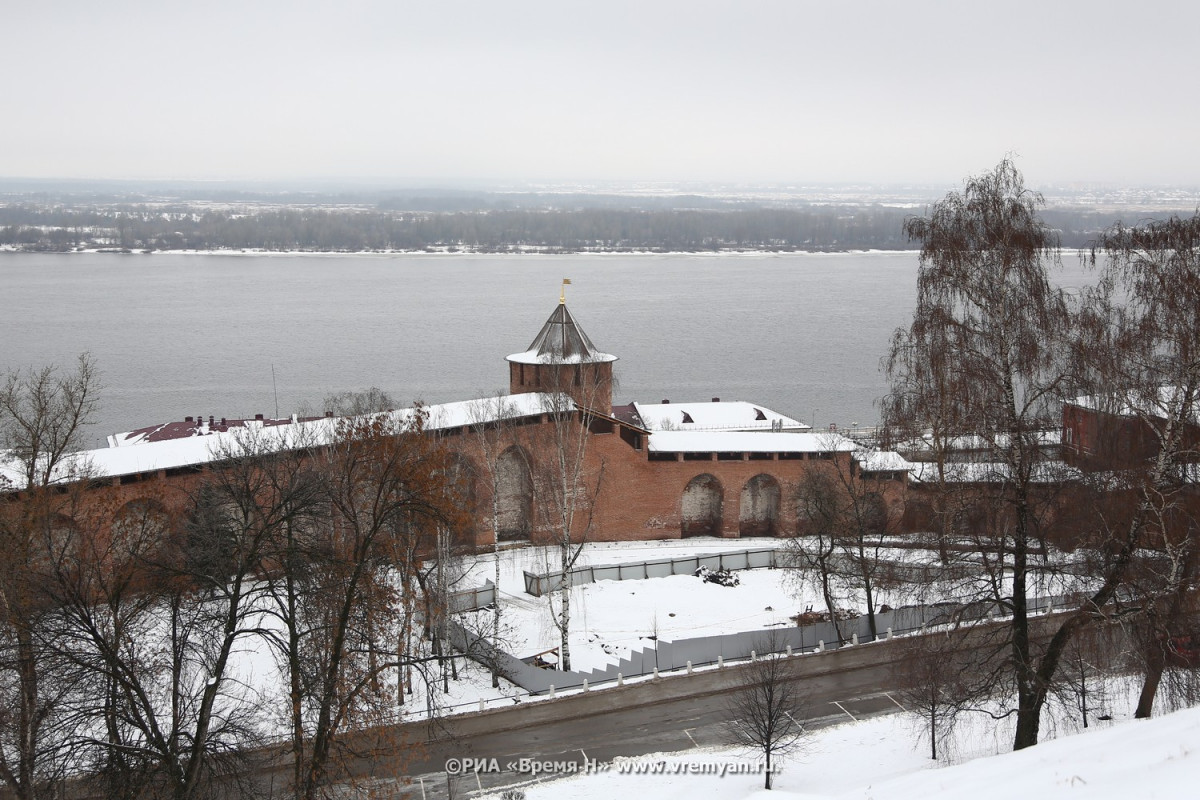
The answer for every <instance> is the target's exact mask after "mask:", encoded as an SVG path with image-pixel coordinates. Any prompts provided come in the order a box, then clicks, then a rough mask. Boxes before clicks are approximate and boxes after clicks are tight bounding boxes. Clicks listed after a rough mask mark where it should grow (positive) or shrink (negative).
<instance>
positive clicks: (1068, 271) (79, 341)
mask: <svg viewBox="0 0 1200 800" xmlns="http://www.w3.org/2000/svg"><path fill="white" fill-rule="evenodd" d="M1063 262H1064V264H1065V265H1066V268H1065V274H1064V275H1063V276H1062V277H1061V280H1062V281H1063V282H1064V284H1065V285H1076V284H1077V283H1079V282H1080V281H1082V280H1086V278H1085V277H1083V273H1082V270H1081V268H1080V267H1079V265H1078V259H1076V258H1075V257H1074V256H1064V258H1063ZM916 269H917V258H916V254H914V253H846V254H744V255H625V254H620V255H617V254H613V255H563V256H552V255H530V256H513V255H459V254H437V255H361V254H356V255H260V254H247V255H183V254H173V253H167V254H153V255H142V254H130V255H120V254H93V253H70V254H25V253H0V315H2V317H0V370H8V369H12V368H14V367H20V366H25V365H30V364H36V365H41V364H45V363H50V362H55V363H60V364H70V363H71V362H72V361H73V360H74V359H75V357H76V355H77V354H78V353H80V352H82V351H84V350H87V351H90V352H91V353H92V355H93V356H94V357H95V359H96V361H97V363H98V365H99V367H100V369H101V371H102V373H103V383H104V391H103V394H102V401H101V409H100V414H99V418H98V420H97V424H96V426H95V427H94V429H93V430H92V432H91V439H92V441H93V442H98V441H100V440H101V439H102V438H103V436H105V435H107V434H108V433H113V432H116V431H122V430H131V429H133V428H137V427H141V426H145V425H150V424H154V423H158V422H166V421H168V420H172V419H183V417H184V416H188V415H204V416H208V415H210V414H211V415H214V416H216V417H222V416H224V417H242V416H253V415H254V414H256V413H262V414H266V415H267V416H273V415H275V413H276V408H277V407H278V412H279V413H280V414H282V415H286V414H290V413H292V412H293V411H297V410H303V409H304V408H305V407H306V406H307V407H316V406H317V405H318V404H319V402H320V400H321V398H322V397H324V396H325V395H326V394H329V393H331V392H335V391H342V390H347V389H362V388H366V387H370V386H378V387H380V388H383V389H386V390H388V391H389V392H391V393H392V394H393V395H394V396H396V397H397V399H399V400H402V401H404V402H407V401H410V400H413V399H423V400H425V401H427V402H444V401H449V400H462V399H467V398H469V397H478V396H483V395H486V394H489V393H494V392H495V391H496V390H501V389H506V387H507V382H508V368H507V364H506V363H505V361H504V357H505V356H506V355H508V354H510V353H515V352H520V351H522V350H525V349H526V348H527V347H528V345H529V343H530V341H531V340H532V339H533V337H534V335H535V334H536V333H537V332H538V330H539V329H540V328H541V325H542V323H543V322H544V321H545V319H546V317H547V316H549V314H550V313H551V311H552V310H553V309H554V307H555V305H556V304H557V302H558V294H559V286H560V282H561V279H562V278H570V279H571V280H572V282H573V284H572V285H571V286H568V287H567V303H568V306H569V307H570V309H571V312H572V314H573V315H574V316H575V318H576V321H577V322H578V323H579V324H580V325H581V326H582V327H583V329H584V330H585V331H586V332H587V333H588V335H589V336H590V338H591V339H592V341H593V343H594V344H595V345H596V346H597V347H598V348H599V349H600V350H603V351H606V352H609V353H613V354H615V355H617V356H618V357H619V358H620V360H619V361H618V362H617V364H616V373H617V378H618V380H619V386H618V388H617V389H616V390H615V391H614V400H615V401H616V402H628V401H631V400H638V401H643V402H658V401H660V400H662V399H664V398H669V399H671V400H675V401H688V400H691V401H695V400H708V399H710V398H712V397H721V398H722V399H726V400H735V399H737V400H750V401H753V402H756V403H760V404H763V405H765V406H767V407H769V408H772V409H775V410H777V411H780V412H783V413H785V414H788V415H790V416H793V417H796V418H798V419H800V420H803V421H804V422H808V423H810V424H813V425H816V426H819V427H823V426H826V425H828V424H830V423H836V424H837V425H839V427H841V426H849V425H852V424H854V423H858V424H859V425H864V426H865V425H872V424H874V423H875V421H876V420H877V418H878V409H877V401H878V398H879V397H881V396H882V395H883V394H884V393H885V392H886V385H885V383H884V379H883V376H882V374H881V373H880V370H879V362H880V358H881V357H882V356H883V355H884V354H885V353H886V351H887V347H888V341H889V338H890V336H891V334H892V332H893V331H894V330H895V328H896V327H898V326H901V325H907V324H908V323H909V322H910V320H911V315H912V309H913V305H914V298H915V291H916ZM272 369H274V387H273V384H272Z"/></svg>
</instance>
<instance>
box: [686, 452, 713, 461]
mask: <svg viewBox="0 0 1200 800" xmlns="http://www.w3.org/2000/svg"><path fill="white" fill-rule="evenodd" d="M683 460H684V461H712V453H684V454H683Z"/></svg>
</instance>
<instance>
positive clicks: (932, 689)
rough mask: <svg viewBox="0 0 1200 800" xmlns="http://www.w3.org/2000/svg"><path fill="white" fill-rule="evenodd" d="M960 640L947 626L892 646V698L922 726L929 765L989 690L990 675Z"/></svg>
mask: <svg viewBox="0 0 1200 800" xmlns="http://www.w3.org/2000/svg"><path fill="white" fill-rule="evenodd" d="M962 637H963V631H962V630H960V629H959V628H957V626H951V627H949V628H947V629H946V630H940V631H934V632H932V633H920V634H914V635H912V636H909V637H907V638H906V639H904V640H903V641H902V642H900V643H898V646H899V648H900V651H901V653H902V656H901V661H900V665H899V667H898V669H897V672H896V675H897V682H898V688H897V696H898V697H899V699H900V704H901V705H903V706H904V708H905V710H907V711H909V712H910V713H912V714H915V715H916V716H918V717H920V718H921V720H922V722H923V723H924V728H925V735H926V736H928V737H929V757H930V758H931V759H933V760H935V761H936V760H937V758H938V751H939V749H940V750H941V751H942V752H943V754H944V751H945V746H946V744H947V742H948V740H949V739H950V737H951V736H952V735H953V733H954V728H955V725H956V724H957V722H958V720H959V717H961V716H962V714H963V713H965V712H968V711H971V710H974V709H977V708H978V707H979V705H980V701H981V700H983V699H985V698H986V697H987V696H988V694H989V693H990V690H991V688H992V687H991V686H990V685H989V684H990V683H991V680H990V673H991V669H990V668H989V667H988V666H987V665H986V664H982V663H980V659H981V655H980V651H979V650H977V649H975V648H973V647H969V646H964V644H963V643H962ZM984 652H986V651H984ZM983 657H986V656H983Z"/></svg>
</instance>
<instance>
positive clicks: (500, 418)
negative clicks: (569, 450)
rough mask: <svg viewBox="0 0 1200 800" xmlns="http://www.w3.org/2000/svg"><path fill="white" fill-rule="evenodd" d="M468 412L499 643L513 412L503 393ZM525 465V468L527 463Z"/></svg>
mask: <svg viewBox="0 0 1200 800" xmlns="http://www.w3.org/2000/svg"><path fill="white" fill-rule="evenodd" d="M470 415H471V431H472V434H473V437H474V440H475V447H476V448H477V451H478V453H479V457H480V466H481V469H482V471H483V475H482V476H481V477H482V478H483V479H484V481H486V484H487V489H488V503H489V506H488V517H489V520H490V522H491V529H492V559H493V567H494V572H493V581H492V582H493V584H495V587H496V597H495V600H494V601H493V604H492V605H493V608H492V641H493V642H499V641H500V639H501V631H502V622H501V606H502V604H501V600H500V527H501V509H500V500H501V493H502V492H503V480H504V476H503V472H502V466H501V461H500V457H501V455H503V454H504V452H505V451H507V450H508V448H509V447H511V446H512V444H513V443H514V437H513V430H512V424H511V423H512V419H513V418H514V416H515V415H516V409H515V408H514V406H513V404H512V402H511V400H509V399H508V398H507V397H506V396H505V395H501V394H497V395H496V396H495V397H489V398H483V399H480V400H476V401H475V402H474V403H473V404H472V408H471V411H470ZM515 452H517V453H518V454H519V453H523V452H524V451H523V450H520V449H518V450H516V451H515ZM518 457H519V456H518ZM526 466H527V467H528V465H526ZM499 685H500V673H499V671H498V670H497V669H496V668H495V666H493V667H492V686H493V688H494V687H498V686H499Z"/></svg>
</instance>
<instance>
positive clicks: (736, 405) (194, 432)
mask: <svg viewBox="0 0 1200 800" xmlns="http://www.w3.org/2000/svg"><path fill="white" fill-rule="evenodd" d="M616 360H617V357H616V356H614V355H610V354H608V353H604V352H601V351H600V350H599V349H597V348H596V347H595V346H594V345H593V344H592V342H591V340H590V339H589V338H588V336H587V335H586V334H585V333H584V331H583V329H582V328H581V327H580V325H579V324H578V323H577V322H576V321H575V319H574V317H573V316H572V315H571V313H570V311H569V310H568V308H567V305H566V303H565V300H563V299H562V298H560V302H559V303H558V305H557V306H556V307H555V308H554V310H553V312H552V313H551V315H550V317H549V318H548V319H547V320H546V322H545V324H544V325H543V326H542V328H541V330H540V331H539V332H538V334H537V336H536V337H535V338H534V340H533V342H532V343H531V344H530V346H529V347H528V348H526V349H525V350H524V351H521V352H518V353H514V354H513V355H510V356H508V357H507V362H508V367H509V394H508V395H505V396H500V397H492V398H482V399H478V400H466V401H461V402H454V403H444V404H439V405H432V406H428V407H426V408H425V413H426V414H427V422H426V423H425V429H426V430H427V431H428V432H429V435H434V436H438V437H439V438H440V439H442V440H443V441H444V443H445V445H446V446H447V447H448V448H449V449H450V450H451V451H452V453H453V454H454V455H453V460H454V463H455V464H457V465H458V467H459V468H460V469H461V472H462V474H463V475H464V476H465V478H466V479H465V481H464V483H465V485H467V486H468V487H469V488H468V490H467V491H466V492H465V494H466V502H467V504H468V505H470V506H471V509H470V510H471V511H472V512H473V513H472V517H473V518H474V525H473V526H472V529H471V530H470V531H468V532H467V535H468V537H469V539H470V540H473V541H474V543H475V544H476V545H477V546H482V545H486V544H490V543H491V542H492V541H494V537H495V536H498V537H499V538H500V539H502V540H526V539H528V540H532V541H538V540H539V539H542V538H544V537H545V535H546V532H547V531H548V529H549V527H550V522H549V521H548V517H549V516H551V514H550V509H549V508H548V507H547V503H548V501H547V497H548V496H549V495H550V494H552V493H553V489H554V485H555V484H556V483H557V484H558V485H560V486H561V485H562V484H563V480H562V478H563V473H564V470H566V471H569V472H571V481H570V487H568V488H567V492H568V493H569V494H570V495H571V497H572V500H573V501H575V502H574V503H573V505H572V510H571V513H572V514H573V515H574V516H575V517H576V518H577V520H576V521H577V523H578V525H579V526H580V527H578V528H577V530H582V529H583V528H584V527H586V528H587V529H588V531H589V533H588V536H589V538H591V539H592V540H596V541H616V540H640V539H663V538H676V537H689V536H717V537H727V538H734V537H739V536H762V535H779V534H781V533H788V532H793V531H795V530H796V526H797V512H796V508H795V504H794V500H793V488H792V487H794V486H795V485H796V483H797V481H798V480H799V479H800V478H801V477H802V476H803V475H804V474H805V473H806V472H807V471H809V470H814V469H816V470H838V471H841V472H842V474H854V475H855V476H856V478H857V479H860V480H861V479H864V478H865V479H868V480H874V481H875V482H876V484H877V487H878V491H879V493H880V495H881V496H886V497H889V498H890V500H891V501H892V502H893V503H894V502H895V498H896V496H897V494H898V493H899V491H900V489H901V488H902V487H903V486H904V485H905V483H906V481H907V474H908V473H907V471H906V468H905V464H903V463H901V464H899V465H897V463H895V461H896V459H891V460H886V459H885V460H883V461H880V460H879V459H878V458H866V457H864V456H861V455H859V454H856V453H855V451H856V445H855V443H854V442H853V441H851V440H850V439H848V438H846V437H844V436H841V435H839V434H837V433H834V432H828V433H826V432H821V433H816V432H813V431H811V430H810V428H809V426H807V425H805V424H803V423H802V422H799V421H797V420H795V419H792V418H789V417H787V416H784V415H783V414H780V413H777V412H775V411H772V410H770V409H767V408H765V407H763V406H760V405H756V404H754V403H751V402H744V401H732V402H731V401H722V400H720V399H719V398H715V397H714V398H712V399H711V401H708V402H670V401H668V400H663V401H662V402H658V403H649V404H648V403H641V402H636V401H635V402H629V403H625V404H623V405H616V406H614V405H613V401H612V387H613V372H612V370H613V364H614V362H615V361H616ZM389 413H390V414H392V415H395V416H397V417H400V418H403V417H404V416H405V415H411V414H413V413H414V412H413V410H412V409H402V410H397V411H393V412H389ZM333 422H334V421H333V420H331V419H328V418H306V419H298V418H296V417H292V418H290V419H283V420H271V419H263V418H261V417H259V418H256V419H252V420H234V419H220V420H218V419H216V418H214V417H209V418H208V419H205V418H203V417H188V418H186V419H185V420H184V421H183V422H175V423H168V424H166V425H158V426H152V427H148V428H143V429H139V430H137V431H131V432H128V433H124V434H118V435H114V436H111V437H109V445H110V446H109V447H108V448H103V449H99V450H94V451H90V452H87V453H84V454H81V455H80V458H81V459H83V460H86V461H87V462H88V464H89V469H90V470H91V472H92V474H93V475H98V476H100V477H101V478H102V480H103V481H104V482H105V483H107V484H111V486H112V487H113V489H114V493H115V494H114V496H113V498H112V502H113V504H114V506H121V505H122V504H123V503H130V502H134V503H136V502H137V501H138V499H139V498H140V497H144V496H146V495H148V494H155V495H161V494H162V492H161V490H160V488H155V487H156V485H157V486H161V482H162V481H167V482H186V481H189V480H191V479H193V476H196V475H198V474H200V473H202V471H203V470H204V469H206V468H208V467H209V465H212V464H213V463H214V462H217V461H219V460H220V457H221V456H220V454H221V453H222V452H228V443H230V442H235V441H236V440H237V437H239V436H244V435H246V432H252V433H254V434H255V435H257V436H260V437H265V438H266V439H268V440H271V441H275V442H277V446H278V447H281V448H286V447H288V446H289V445H288V443H289V442H291V441H297V440H298V439H300V438H304V439H306V440H307V441H310V442H311V441H314V440H316V441H319V440H320V439H321V438H322V436H326V435H328V434H327V432H328V431H329V430H331V429H332V424H333ZM300 432H304V433H303V436H299V435H298V434H300ZM576 468H578V469H576ZM493 500H495V504H494V505H493ZM493 509H496V511H497V512H498V513H496V515H495V519H494V518H493Z"/></svg>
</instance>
